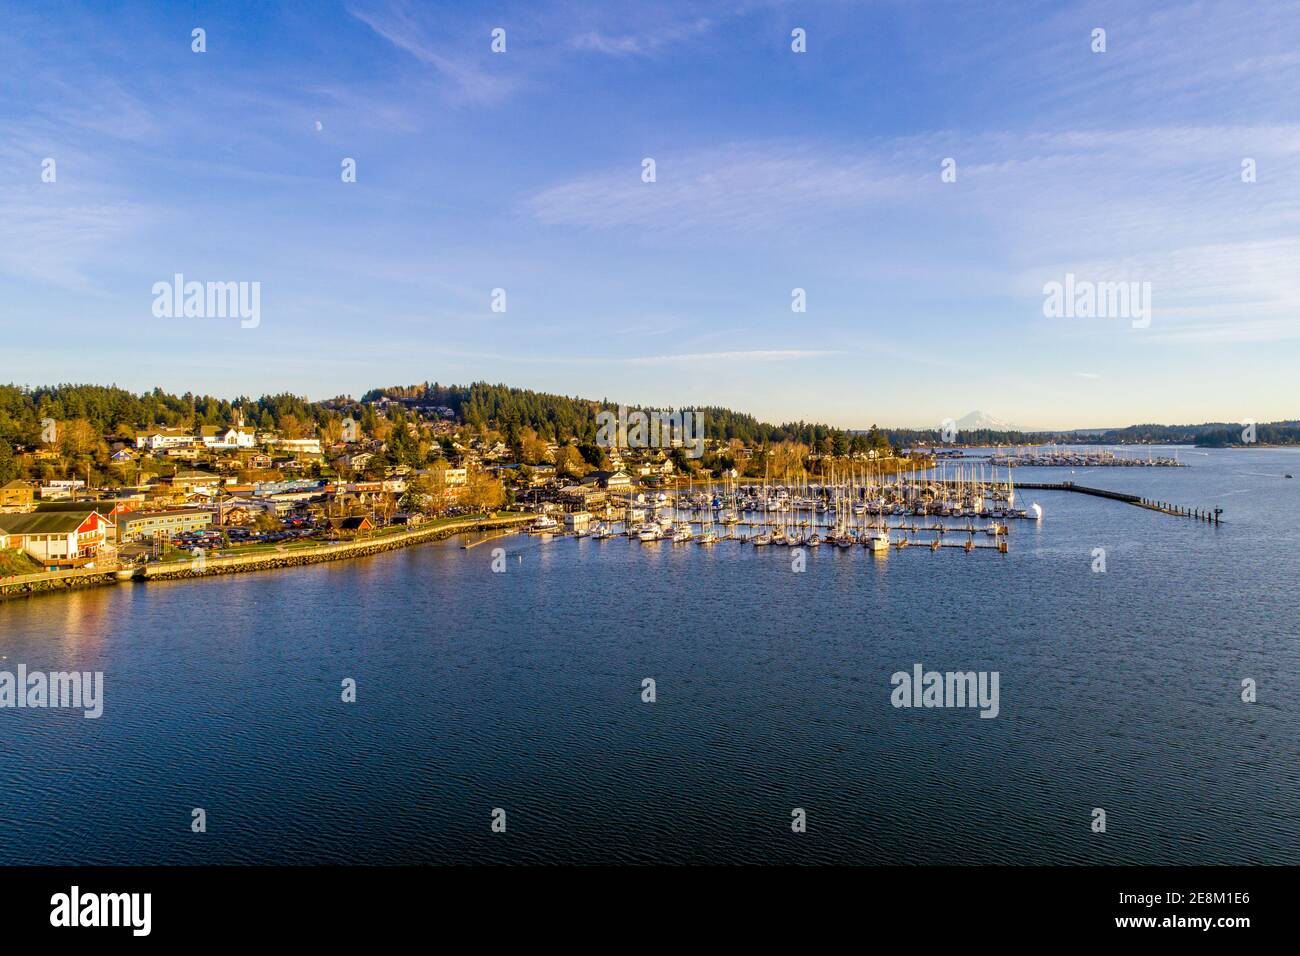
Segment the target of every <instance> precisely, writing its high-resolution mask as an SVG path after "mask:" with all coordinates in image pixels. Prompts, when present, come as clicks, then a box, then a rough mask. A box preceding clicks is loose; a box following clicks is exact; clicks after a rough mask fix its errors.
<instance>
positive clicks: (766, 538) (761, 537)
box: [749, 531, 772, 547]
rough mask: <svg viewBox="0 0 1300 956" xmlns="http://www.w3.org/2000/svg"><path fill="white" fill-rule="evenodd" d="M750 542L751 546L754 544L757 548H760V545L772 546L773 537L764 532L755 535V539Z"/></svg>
mask: <svg viewBox="0 0 1300 956" xmlns="http://www.w3.org/2000/svg"><path fill="white" fill-rule="evenodd" d="M749 540H750V543H751V544H753V545H754V546H755V547H758V546H759V545H764V544H771V543H772V535H771V534H770V533H768V532H766V531H764V532H763V533H762V534H756V535H754V537H752V538H750V539H749Z"/></svg>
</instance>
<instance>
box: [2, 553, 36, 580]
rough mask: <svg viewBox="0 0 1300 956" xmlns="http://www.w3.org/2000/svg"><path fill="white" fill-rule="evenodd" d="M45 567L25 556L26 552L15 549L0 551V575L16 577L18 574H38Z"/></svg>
mask: <svg viewBox="0 0 1300 956" xmlns="http://www.w3.org/2000/svg"><path fill="white" fill-rule="evenodd" d="M44 570H45V568H43V567H41V565H40V564H38V563H37V562H35V561H34V560H32V559H31V558H30V557H28V556H27V554H26V552H24V551H19V550H16V549H6V550H4V551H0V577H3V578H9V577H16V576H17V575H20V574H39V573H40V572H42V571H44Z"/></svg>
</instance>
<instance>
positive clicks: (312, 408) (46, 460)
mask: <svg viewBox="0 0 1300 956" xmlns="http://www.w3.org/2000/svg"><path fill="white" fill-rule="evenodd" d="M9 388H10V389H12V390H14V391H15V392H21V393H22V394H21V395H19V396H18V397H20V398H21V397H27V398H29V399H30V397H31V396H30V393H27V392H25V391H24V390H17V389H13V387H9ZM61 388H62V389H64V390H69V389H73V387H61ZM57 391H58V390H55V392H56V393H57ZM122 394H126V393H122ZM56 398H57V399H58V404H61V405H64V406H75V405H76V404H77V402H76V401H74V399H76V398H77V396H76V394H75V392H74V394H73V395H72V396H67V395H57V394H56ZM43 400H45V399H43ZM446 400H448V401H451V400H453V399H451V398H448V399H446ZM262 401H265V400H262ZM300 401H301V402H302V403H303V407H302V408H294V409H293V410H291V411H285V410H283V408H276V409H275V411H274V414H268V413H266V411H265V410H264V409H262V410H259V409H257V408H255V407H249V409H248V412H249V414H248V415H246V414H245V411H244V408H243V406H241V405H238V404H232V405H230V406H229V407H225V403H222V407H220V408H216V409H211V408H204V409H201V410H196V409H188V408H184V409H182V410H181V412H180V414H179V415H178V414H177V413H176V412H175V410H174V409H167V410H165V413H161V414H158V415H156V416H155V417H164V418H177V417H180V418H182V419H189V420H188V421H181V422H179V423H176V424H168V425H158V424H153V423H149V422H139V423H135V425H134V427H131V425H129V424H128V423H124V422H122V421H120V420H119V421H116V422H113V421H112V420H111V418H109V419H106V418H105V413H99V414H96V413H95V412H94V411H86V410H82V411H83V414H81V415H78V416H77V417H75V418H70V417H63V418H56V417H52V416H49V415H41V416H39V418H38V419H37V420H36V421H35V423H34V424H33V425H32V426H30V427H28V429H27V432H28V433H29V436H28V437H29V439H30V440H29V441H27V442H26V443H24V442H22V441H14V442H8V441H6V442H3V443H0V478H3V479H5V480H4V481H3V482H0V578H3V579H9V580H12V579H14V578H16V577H21V576H24V575H32V574H40V573H50V572H63V571H74V570H81V569H97V568H98V569H104V568H119V567H139V566H144V565H150V564H155V563H167V562H174V561H183V560H189V559H191V558H192V556H193V555H194V554H196V553H203V554H205V555H209V556H212V557H222V556H233V555H239V554H249V553H256V552H259V551H261V552H267V551H271V552H284V551H285V550H286V549H294V548H299V547H304V546H309V545H314V544H326V543H337V542H343V541H361V540H366V539H368V538H372V537H378V536H383V535H385V534H391V533H393V532H399V531H409V530H411V529H413V528H418V527H421V526H422V525H425V524H426V523H428V522H433V521H439V520H444V521H445V520H450V519H455V518H457V517H463V516H467V515H491V514H496V513H514V514H519V513H521V512H522V513H524V514H533V513H535V514H537V515H539V516H543V517H544V519H545V520H548V521H552V522H555V524H556V525H557V526H558V525H560V524H561V523H565V524H566V525H567V526H568V527H570V528H573V527H578V528H581V527H583V525H584V523H585V520H586V516H588V515H590V516H593V517H596V518H599V517H601V516H606V517H612V514H613V511H614V510H615V509H616V508H617V507H618V503H619V502H621V501H622V500H623V499H626V498H630V497H631V496H632V495H637V496H642V495H644V494H645V493H647V492H648V493H650V494H655V493H657V492H659V490H660V489H663V488H672V487H674V486H677V485H679V484H685V483H690V482H694V481H696V480H702V481H707V480H717V481H733V482H735V481H741V480H743V479H744V478H745V477H746V476H749V477H751V478H752V477H763V476H764V475H765V474H766V475H770V476H773V477H774V478H775V477H777V476H780V477H782V478H788V479H792V480H793V479H794V478H795V477H796V476H797V477H805V478H806V476H807V475H808V474H809V473H810V472H811V471H812V470H815V469H817V468H818V467H819V461H820V460H824V462H830V461H838V462H841V463H848V462H856V463H858V464H859V465H862V466H863V467H865V466H866V465H867V464H868V463H870V464H871V466H872V467H873V468H878V469H880V470H881V471H882V472H883V470H884V469H886V468H888V467H890V465H889V463H890V462H891V461H895V450H894V449H892V448H890V447H889V445H888V443H887V441H885V440H884V438H883V437H882V436H880V435H876V434H872V435H870V436H855V437H854V438H853V439H852V440H851V441H846V442H843V447H841V448H836V447H835V441H834V440H832V438H831V437H830V436H826V437H824V438H823V441H822V446H823V447H821V448H818V447H814V446H810V444H805V443H800V442H798V441H794V440H791V439H789V438H787V439H785V440H783V441H771V440H769V439H770V437H771V436H765V437H764V439H763V441H762V442H761V443H760V442H755V441H750V442H746V441H744V440H742V439H740V438H736V437H732V438H711V439H707V440H706V441H704V443H703V449H704V454H703V455H699V456H696V455H694V454H693V453H692V450H691V449H690V448H687V447H684V443H683V441H682V440H681V439H680V438H671V437H666V439H665V441H663V442H662V443H661V445H660V446H659V447H647V448H621V447H605V446H603V445H601V444H597V443H596V442H595V441H591V440H589V441H583V440H581V439H582V436H581V435H580V434H578V433H579V432H581V428H567V427H559V426H553V427H547V425H546V424H545V423H544V422H543V421H542V420H541V419H543V418H546V417H548V416H546V415H538V416H533V417H531V418H530V417H529V416H527V415H525V416H523V417H524V418H527V419H528V420H529V421H530V422H531V424H529V423H524V422H521V421H517V420H516V418H515V417H514V416H509V415H508V416H501V415H493V416H487V417H484V416H482V415H481V414H480V413H478V412H477V411H476V410H475V409H474V408H473V407H472V401H473V399H471V400H470V402H468V403H460V402H458V403H457V404H458V405H460V406H461V407H459V408H453V407H451V406H449V405H446V404H438V403H437V402H435V401H433V400H431V399H430V397H429V394H428V393H427V391H426V392H423V393H421V394H418V395H416V396H414V397H411V396H405V397H401V396H399V397H396V398H390V397H389V396H387V395H385V394H375V395H368V396H367V397H366V398H365V399H363V400H362V401H352V400H351V399H336V400H333V401H332V402H325V403H306V402H305V400H300ZM565 401H568V400H565ZM12 404H13V403H12V402H11V405H12ZM28 404H29V405H31V407H32V408H35V403H34V402H33V401H29V402H28ZM172 404H176V403H175V402H172ZM251 404H252V403H250V406H251ZM48 405H49V402H48V401H47V410H49V409H48ZM594 407H595V406H594V405H593V407H592V408H590V409H586V411H587V412H593V410H594ZM60 410H62V411H63V412H64V414H65V415H66V409H60ZM295 411H296V412H297V414H294V412H295ZM32 414H35V413H29V417H31V415H32ZM121 414H122V413H121V412H118V413H117V414H116V416H115V417H117V418H119V419H120V418H121ZM19 415H20V412H19V411H11V412H10V413H9V416H8V420H9V424H10V426H11V427H10V434H14V435H16V436H18V437H19V438H21V437H23V429H22V427H21V423H19V422H18V421H17V419H18V417H19ZM221 415H225V416H227V417H226V419H225V420H224V421H222V422H220V423H216V424H212V423H204V422H203V421H202V420H203V419H205V418H212V417H219V416H221ZM253 417H256V419H257V421H256V423H254V422H253V420H252V418H253ZM502 417H507V418H508V420H507V421H500V420H498V419H500V418H502ZM557 417H559V418H563V415H562V414H561V415H557V414H556V413H555V412H554V411H552V412H551V413H550V414H549V418H551V419H555V418H557ZM591 417H594V413H593V415H592V416H591ZM2 424H4V423H3V422H0V425H2ZM36 425H39V434H38V435H37V434H31V433H32V432H33V431H34V430H35V427H36ZM534 425H539V426H540V427H534ZM566 431H567V432H569V433H570V434H568V435H567V436H565V435H564V434H563V433H564V432H566ZM837 452H838V454H837ZM901 466H902V462H901V461H896V462H895V464H894V466H893V467H895V468H898V467H901ZM551 515H554V516H555V517H550V516H551ZM565 515H570V516H572V515H576V516H577V517H576V518H574V517H570V518H568V519H567V520H566V519H565V518H564V517H563V516H565Z"/></svg>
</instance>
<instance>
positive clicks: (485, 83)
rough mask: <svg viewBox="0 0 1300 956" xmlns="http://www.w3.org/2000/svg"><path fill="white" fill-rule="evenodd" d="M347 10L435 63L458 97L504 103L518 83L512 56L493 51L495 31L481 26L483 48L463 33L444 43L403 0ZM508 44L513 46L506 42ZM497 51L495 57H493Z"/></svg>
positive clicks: (423, 60)
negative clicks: (476, 47) (492, 37)
mask: <svg viewBox="0 0 1300 956" xmlns="http://www.w3.org/2000/svg"><path fill="white" fill-rule="evenodd" d="M348 13H349V14H351V15H352V16H353V17H355V18H356V19H357V20H359V21H361V22H362V23H364V24H365V25H366V26H368V27H369V28H370V29H371V30H373V31H374V32H375V33H376V34H377V35H378V36H380V37H382V38H383V39H385V40H387V41H388V42H389V43H391V44H392V45H393V46H394V47H396V48H397V49H398V50H401V51H402V52H404V53H407V54H410V55H411V56H413V57H415V59H416V60H418V61H419V62H421V63H423V64H425V65H426V66H430V67H432V68H433V69H434V70H436V71H437V73H438V74H439V75H440V76H441V77H442V78H443V79H444V80H446V81H447V83H448V84H450V89H449V90H448V91H447V92H448V94H449V96H450V97H451V98H453V99H459V100H462V101H467V102H471V103H479V104H493V103H499V102H500V101H502V100H504V99H505V98H506V97H508V96H509V95H510V94H511V93H513V92H514V91H515V90H516V89H517V88H518V86H519V79H518V76H517V75H516V74H514V73H512V72H510V70H509V67H510V63H511V62H512V61H509V60H508V59H507V58H506V57H504V56H499V55H497V56H495V57H494V55H493V54H492V53H491V49H490V45H489V44H490V41H491V31H490V30H487V29H485V30H482V31H480V33H481V41H482V42H481V43H480V44H479V47H478V52H472V51H474V50H475V47H474V46H473V45H472V44H470V43H467V42H466V37H464V36H460V37H457V38H456V40H457V41H458V42H447V41H446V40H444V42H442V43H439V42H437V41H435V40H434V39H433V38H432V36H431V34H433V33H434V30H433V29H432V28H431V27H429V26H427V25H426V24H425V22H424V20H423V18H422V17H421V16H420V15H419V14H418V13H417V12H416V9H415V8H413V7H410V6H408V5H406V4H404V3H397V2H394V3H387V4H383V5H378V6H374V7H366V8H358V7H355V6H350V7H348ZM507 49H509V47H508V46H507ZM489 57H493V58H494V60H493V61H489Z"/></svg>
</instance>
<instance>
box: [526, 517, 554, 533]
mask: <svg viewBox="0 0 1300 956" xmlns="http://www.w3.org/2000/svg"><path fill="white" fill-rule="evenodd" d="M559 528H560V523H559V522H558V521H556V520H555V519H554V518H552V517H551V516H550V515H538V516H537V520H536V521H535V522H533V530H534V531H544V532H551V531H558V530H559Z"/></svg>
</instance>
